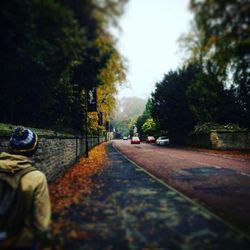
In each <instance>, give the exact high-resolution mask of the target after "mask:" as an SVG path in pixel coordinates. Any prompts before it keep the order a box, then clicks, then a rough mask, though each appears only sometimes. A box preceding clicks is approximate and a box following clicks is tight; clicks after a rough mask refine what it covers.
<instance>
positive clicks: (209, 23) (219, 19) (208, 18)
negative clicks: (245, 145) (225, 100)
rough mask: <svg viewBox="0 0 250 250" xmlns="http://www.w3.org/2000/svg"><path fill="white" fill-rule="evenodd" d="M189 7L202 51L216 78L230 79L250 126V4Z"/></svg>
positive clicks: (205, 1)
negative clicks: (211, 64) (201, 43)
mask: <svg viewBox="0 0 250 250" xmlns="http://www.w3.org/2000/svg"><path fill="white" fill-rule="evenodd" d="M190 7H191V10H192V11H193V12H194V14H195V24H196V27H197V29H198V31H199V34H202V41H203V48H204V51H205V53H206V55H209V58H210V59H211V60H212V61H213V63H214V64H215V65H216V66H217V74H218V76H221V77H222V78H224V79H226V80H227V81H228V79H229V78H232V80H233V83H234V84H235V85H236V86H237V91H236V98H237V99H238V103H239V104H240V105H241V106H242V114H241V115H242V118H243V117H244V118H243V119H242V120H244V122H243V123H244V125H246V126H248V127H250V118H249V117H250V73H249V72H250V59H249V54H250V49H249V48H250V41H249V35H250V21H249V12H250V2H249V1H247V0H239V1H234V0H230V1H220V0H212V1H208V0H203V1H198V0H191V5H190ZM200 38H201V37H200Z"/></svg>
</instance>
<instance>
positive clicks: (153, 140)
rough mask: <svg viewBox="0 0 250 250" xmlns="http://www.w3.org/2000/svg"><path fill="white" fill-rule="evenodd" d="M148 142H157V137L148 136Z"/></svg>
mask: <svg viewBox="0 0 250 250" xmlns="http://www.w3.org/2000/svg"><path fill="white" fill-rule="evenodd" d="M146 142H147V143H155V138H154V136H147V139H146Z"/></svg>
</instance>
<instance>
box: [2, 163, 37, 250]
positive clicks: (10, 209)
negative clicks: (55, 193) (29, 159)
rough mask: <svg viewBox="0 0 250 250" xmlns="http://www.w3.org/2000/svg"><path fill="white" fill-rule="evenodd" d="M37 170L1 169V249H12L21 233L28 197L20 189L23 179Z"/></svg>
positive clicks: (29, 168) (32, 168)
mask: <svg viewBox="0 0 250 250" xmlns="http://www.w3.org/2000/svg"><path fill="white" fill-rule="evenodd" d="M34 170H37V169H36V168H35V167H32V166H29V167H27V168H24V169H11V170H8V169H2V168H1V167H0V248H1V249H2V247H5V248H7V247H10V246H11V244H13V243H14V242H15V239H16V238H17V236H18V234H19V233H20V231H21V229H22V227H23V223H24V218H25V217H26V214H27V212H29V211H27V208H26V206H25V205H26V204H27V202H26V196H25V194H24V192H22V189H21V187H20V184H21V178H22V177H23V176H24V175H25V174H27V173H29V172H31V171H34Z"/></svg>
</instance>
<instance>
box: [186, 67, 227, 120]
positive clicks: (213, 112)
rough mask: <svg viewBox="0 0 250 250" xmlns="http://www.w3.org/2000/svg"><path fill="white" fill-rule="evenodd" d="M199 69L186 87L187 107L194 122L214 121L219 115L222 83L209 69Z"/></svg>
mask: <svg viewBox="0 0 250 250" xmlns="http://www.w3.org/2000/svg"><path fill="white" fill-rule="evenodd" d="M207 72H208V73H205V72H204V71H200V72H199V73H198V74H197V75H196V76H195V78H194V79H193V81H192V82H191V83H190V84H189V86H188V88H187V92H186V94H187V97H188V103H189V108H190V110H191V112H192V113H193V114H194V117H195V120H196V123H199V122H209V121H215V120H217V118H218V115H219V112H220V111H219V108H220V101H221V97H222V93H223V84H222V83H221V82H219V81H218V79H217V76H216V75H215V74H213V72H211V71H210V70H208V71H207Z"/></svg>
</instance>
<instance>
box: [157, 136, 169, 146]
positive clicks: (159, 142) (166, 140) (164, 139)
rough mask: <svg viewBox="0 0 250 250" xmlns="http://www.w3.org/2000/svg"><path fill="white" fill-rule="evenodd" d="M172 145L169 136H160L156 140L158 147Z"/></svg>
mask: <svg viewBox="0 0 250 250" xmlns="http://www.w3.org/2000/svg"><path fill="white" fill-rule="evenodd" d="M169 143H170V140H169V138H168V137H167V136H160V137H159V138H158V139H157V140H156V144H157V145H168V144H169Z"/></svg>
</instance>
